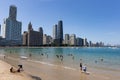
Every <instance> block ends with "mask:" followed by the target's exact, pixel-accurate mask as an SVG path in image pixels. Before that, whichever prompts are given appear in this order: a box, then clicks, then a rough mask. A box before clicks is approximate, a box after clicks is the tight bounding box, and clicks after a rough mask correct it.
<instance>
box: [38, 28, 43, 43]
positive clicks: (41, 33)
mask: <svg viewBox="0 0 120 80" xmlns="http://www.w3.org/2000/svg"><path fill="white" fill-rule="evenodd" d="M39 32H40V45H43V28H42V27H40V28H39Z"/></svg>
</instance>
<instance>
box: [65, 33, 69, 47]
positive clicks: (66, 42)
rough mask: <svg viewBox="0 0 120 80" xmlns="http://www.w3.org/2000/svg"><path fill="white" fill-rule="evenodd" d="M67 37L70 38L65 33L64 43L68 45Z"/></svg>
mask: <svg viewBox="0 0 120 80" xmlns="http://www.w3.org/2000/svg"><path fill="white" fill-rule="evenodd" d="M69 39H70V36H69V34H65V44H67V45H69Z"/></svg>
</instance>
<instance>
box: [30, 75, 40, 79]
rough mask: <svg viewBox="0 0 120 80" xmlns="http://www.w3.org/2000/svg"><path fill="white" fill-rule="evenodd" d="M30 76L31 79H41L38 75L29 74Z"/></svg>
mask: <svg viewBox="0 0 120 80" xmlns="http://www.w3.org/2000/svg"><path fill="white" fill-rule="evenodd" d="M30 77H31V78H32V79H33V80H42V79H41V78H40V77H38V76H33V75H30Z"/></svg>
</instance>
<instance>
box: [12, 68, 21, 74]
mask: <svg viewBox="0 0 120 80" xmlns="http://www.w3.org/2000/svg"><path fill="white" fill-rule="evenodd" d="M10 72H11V73H15V72H20V68H18V70H14V69H13V67H11V68H10Z"/></svg>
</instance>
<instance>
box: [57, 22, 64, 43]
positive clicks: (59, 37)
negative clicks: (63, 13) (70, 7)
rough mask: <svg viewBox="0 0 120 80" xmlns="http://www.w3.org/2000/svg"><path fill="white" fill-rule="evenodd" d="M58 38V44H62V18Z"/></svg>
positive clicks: (59, 23) (58, 28)
mask: <svg viewBox="0 0 120 80" xmlns="http://www.w3.org/2000/svg"><path fill="white" fill-rule="evenodd" d="M57 39H58V45H62V42H63V22H62V21H61V20H60V21H58V27H57Z"/></svg>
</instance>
